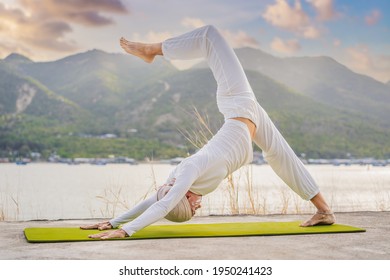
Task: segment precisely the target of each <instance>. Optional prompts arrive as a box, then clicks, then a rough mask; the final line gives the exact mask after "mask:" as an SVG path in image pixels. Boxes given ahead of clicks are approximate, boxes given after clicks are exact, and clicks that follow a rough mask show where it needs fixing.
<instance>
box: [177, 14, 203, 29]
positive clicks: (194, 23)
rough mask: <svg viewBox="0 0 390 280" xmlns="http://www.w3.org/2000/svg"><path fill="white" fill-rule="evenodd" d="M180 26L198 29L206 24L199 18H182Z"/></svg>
mask: <svg viewBox="0 0 390 280" xmlns="http://www.w3.org/2000/svg"><path fill="white" fill-rule="evenodd" d="M181 24H182V25H183V26H185V27H190V28H198V27H202V26H204V25H206V23H204V22H203V20H201V19H199V18H190V17H186V18H183V20H182V21H181Z"/></svg>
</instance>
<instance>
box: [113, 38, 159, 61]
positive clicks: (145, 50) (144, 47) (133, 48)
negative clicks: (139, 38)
mask: <svg viewBox="0 0 390 280" xmlns="http://www.w3.org/2000/svg"><path fill="white" fill-rule="evenodd" d="M120 45H121V47H122V49H124V50H125V51H126V52H127V53H129V54H132V55H135V56H137V57H139V58H141V59H142V60H144V61H145V62H147V63H151V62H153V60H154V58H155V56H156V55H157V54H158V45H159V44H144V43H137V42H130V41H127V40H126V39H125V38H123V37H122V38H121V39H120Z"/></svg>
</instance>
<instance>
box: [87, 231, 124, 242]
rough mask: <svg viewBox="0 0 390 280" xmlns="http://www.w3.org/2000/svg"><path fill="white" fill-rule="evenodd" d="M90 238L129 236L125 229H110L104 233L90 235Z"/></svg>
mask: <svg viewBox="0 0 390 280" xmlns="http://www.w3.org/2000/svg"><path fill="white" fill-rule="evenodd" d="M88 237H89V238H93V239H103V240H104V239H113V238H125V237H128V235H127V233H126V231H124V230H123V229H117V230H109V231H105V232H102V233H97V234H91V235H88Z"/></svg>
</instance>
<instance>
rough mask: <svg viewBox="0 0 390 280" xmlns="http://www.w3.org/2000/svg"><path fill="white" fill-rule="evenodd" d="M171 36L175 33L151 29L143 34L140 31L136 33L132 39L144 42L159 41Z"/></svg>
mask: <svg viewBox="0 0 390 280" xmlns="http://www.w3.org/2000/svg"><path fill="white" fill-rule="evenodd" d="M171 37H173V34H172V33H171V32H168V31H166V32H155V31H149V32H147V33H145V34H143V35H140V34H139V33H134V34H133V36H132V38H131V40H132V41H137V42H143V43H159V42H163V41H164V40H166V39H169V38H171Z"/></svg>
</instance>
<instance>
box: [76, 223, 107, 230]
mask: <svg viewBox="0 0 390 280" xmlns="http://www.w3.org/2000/svg"><path fill="white" fill-rule="evenodd" d="M80 229H98V230H106V229H112V225H111V224H110V222H102V223H97V224H93V225H89V226H81V227H80Z"/></svg>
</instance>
